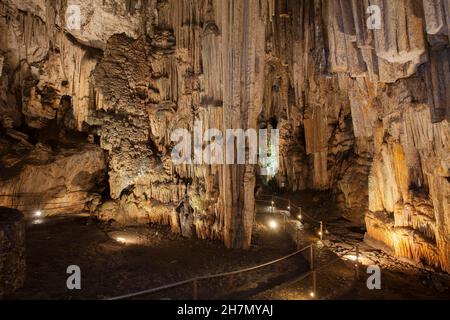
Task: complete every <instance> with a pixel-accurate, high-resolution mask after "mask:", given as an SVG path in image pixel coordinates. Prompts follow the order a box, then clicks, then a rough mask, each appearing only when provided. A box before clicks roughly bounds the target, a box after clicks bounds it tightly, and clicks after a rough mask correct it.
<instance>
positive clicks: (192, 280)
mask: <svg viewBox="0 0 450 320" xmlns="http://www.w3.org/2000/svg"><path fill="white" fill-rule="evenodd" d="M308 249H309V250H310V252H311V254H310V257H312V258H313V244H310V245H308V246H306V247H304V248H302V249H300V250H297V251H295V252H293V253H291V254H288V255H287V256H284V257H281V258H279V259H276V260H272V261H270V262H266V263H263V264H260V265H257V266H254V267H249V268H244V269H239V270H235V271H230V272H222V273H218V274H213V275H205V276H198V277H194V278H190V279H187V280H183V281H179V282H175V283H171V284H168V285H164V286H161V287H157V288H153V289H148V290H143V291H139V292H135V293H130V294H126V295H122V296H118V297H114V298H109V299H106V300H122V299H129V298H136V297H139V296H143V295H147V294H152V293H157V292H160V291H164V290H167V289H171V288H175V287H180V286H183V285H186V284H191V285H192V299H193V300H197V299H198V282H199V281H200V280H208V279H214V278H220V277H227V276H232V275H235V274H240V273H246V272H249V271H254V270H258V269H261V268H264V267H267V266H270V265H273V264H276V263H278V262H281V261H284V260H286V259H289V258H291V257H293V256H295V255H297V254H300V253H302V252H304V251H306V250H308ZM311 265H313V262H311Z"/></svg>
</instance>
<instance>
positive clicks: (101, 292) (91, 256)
mask: <svg viewBox="0 0 450 320" xmlns="http://www.w3.org/2000/svg"><path fill="white" fill-rule="evenodd" d="M318 199H319V200H318ZM292 200H293V201H294V202H296V203H302V206H303V207H304V208H308V210H309V212H310V213H311V212H313V211H314V212H318V214H317V215H315V216H314V217H315V218H318V219H322V218H324V217H326V219H327V225H326V230H327V231H329V233H326V234H325V237H324V240H323V241H322V242H319V241H318V238H317V235H315V232H316V231H317V230H316V228H315V227H314V226H312V224H309V223H308V222H306V221H305V222H306V223H304V228H303V229H302V231H301V233H300V237H299V238H300V239H301V241H300V244H299V246H300V247H304V246H306V245H308V244H310V243H314V244H315V265H316V266H319V267H321V266H323V265H326V264H328V263H329V262H330V261H334V260H336V257H337V255H340V254H343V253H346V250H348V249H350V248H352V247H353V246H354V245H355V244H359V245H360V250H361V254H362V255H363V257H364V259H363V264H365V265H369V264H376V265H379V266H380V268H381V271H382V272H381V274H382V278H381V283H382V289H381V290H369V289H368V288H367V286H366V279H367V277H368V275H367V274H366V267H365V266H364V265H363V266H361V267H360V280H358V281H354V278H355V277H354V274H355V273H354V272H355V270H354V262H352V261H350V260H342V259H337V261H335V262H334V263H332V264H330V265H329V266H327V267H325V268H323V269H321V270H320V271H318V272H317V291H316V296H315V298H316V299H447V300H449V299H450V291H449V290H448V287H450V278H449V276H448V275H442V274H437V273H435V272H431V271H430V270H426V269H423V268H417V267H414V266H412V265H410V264H407V263H405V262H402V261H399V260H397V259H395V258H394V257H391V256H389V255H388V254H385V253H383V252H381V251H379V250H376V249H373V248H370V247H368V246H367V245H365V244H364V243H363V242H362V240H363V236H364V230H362V229H358V227H357V226H356V225H354V224H352V223H350V222H349V221H346V220H345V219H342V218H340V217H339V216H337V215H335V214H334V212H336V211H335V209H334V208H333V206H332V205H331V204H327V200H326V194H324V195H323V199H322V198H320V197H319V198H314V197H311V196H310V195H307V194H306V196H303V197H302V198H297V199H292ZM328 203H329V202H328ZM318 204H320V210H314V209H315V208H316V206H317V205H318ZM258 211H259V213H258V214H257V218H256V221H255V229H254V235H253V241H252V247H251V249H250V250H248V251H244V250H227V249H226V248H225V247H224V246H223V245H222V244H221V243H220V242H218V241H205V240H198V239H185V238H182V237H180V236H178V235H175V234H172V233H171V232H170V231H169V229H168V227H163V226H156V225H152V226H140V227H127V228H121V227H119V226H117V225H114V224H113V225H107V224H102V223H97V222H95V221H93V220H91V219H90V218H89V217H88V216H87V215H80V216H66V217H53V218H46V219H44V220H43V223H41V224H32V223H29V224H28V226H27V278H26V282H25V285H24V287H22V288H21V289H20V290H19V291H17V292H16V293H15V294H14V296H11V297H8V298H9V299H103V298H111V297H115V296H120V295H123V294H128V293H133V292H137V291H141V290H146V289H150V288H154V287H159V286H162V285H166V284H169V283H173V282H177V281H181V280H185V279H189V278H192V277H195V276H200V275H207V274H216V273H221V272H226V271H233V270H237V269H242V268H247V267H252V266H255V265H258V264H262V263H265V262H268V261H271V260H273V259H277V258H280V257H282V256H285V255H287V254H290V253H292V252H293V251H295V249H296V248H295V245H294V244H293V243H292V241H291V239H290V238H289V237H288V235H287V234H285V233H284V232H282V231H283V230H282V225H281V223H282V220H279V223H280V226H279V228H278V230H276V231H274V230H270V229H269V228H268V227H267V221H268V219H271V218H272V216H271V214H270V213H268V212H266V213H264V212H263V211H264V210H262V208H259V209H258ZM266 211H267V210H266ZM121 241H126V243H121ZM307 257H308V255H307V254H306V255H305V256H303V255H297V256H295V257H292V258H290V259H288V260H286V261H283V262H282V263H279V264H275V265H272V266H269V267H264V268H262V269H259V270H256V271H252V272H249V273H245V274H238V275H236V276H232V277H227V278H220V279H215V280H206V281H200V282H199V287H198V295H199V299H293V300H303V299H310V298H311V297H310V292H311V289H312V278H311V276H308V277H305V278H304V279H302V280H299V281H295V279H297V278H298V277H300V276H301V275H303V274H305V273H306V271H307V270H308V268H309V262H308V261H307ZM69 265H78V266H79V267H80V268H81V290H68V289H67V286H66V280H67V277H68V276H69V275H68V274H66V269H67V267H68V266H69ZM190 298H192V288H191V287H190V286H188V285H186V286H183V287H178V288H177V289H171V290H168V291H164V292H162V293H158V294H152V295H146V296H142V297H139V298H138V299H190Z"/></svg>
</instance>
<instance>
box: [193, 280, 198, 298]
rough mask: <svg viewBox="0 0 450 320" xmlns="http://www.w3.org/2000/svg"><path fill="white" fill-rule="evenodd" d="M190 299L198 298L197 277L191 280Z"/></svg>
mask: <svg viewBox="0 0 450 320" xmlns="http://www.w3.org/2000/svg"><path fill="white" fill-rule="evenodd" d="M192 299H193V300H198V282H197V279H194V280H193V281H192Z"/></svg>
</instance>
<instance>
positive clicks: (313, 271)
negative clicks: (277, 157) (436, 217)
mask: <svg viewBox="0 0 450 320" xmlns="http://www.w3.org/2000/svg"><path fill="white" fill-rule="evenodd" d="M262 197H264V198H270V200H263V199H258V200H257V202H260V203H270V205H271V207H272V208H276V203H275V202H276V200H282V201H286V202H287V204H288V205H287V207H286V210H287V211H289V213H290V214H292V211H291V210H292V208H294V209H297V210H298V212H299V215H300V218H301V219H300V220H303V219H304V218H305V217H306V219H307V220H308V221H310V222H312V223H315V224H316V225H317V226H320V229H319V230H320V231H319V237H320V240H322V239H323V235H324V223H323V221H320V220H317V219H315V218H313V217H311V216H310V215H308V214H306V213H305V212H304V210H302V208H301V207H300V206H298V205H296V204H295V203H293V202H292V201H291V200H290V199H285V198H282V197H279V196H270V195H264V196H262ZM272 212H274V210H272ZM297 218H298V216H297ZM296 243H297V247H298V246H299V239H298V236H297V239H296ZM307 250H309V264H310V266H309V267H310V270H309V271H307V272H306V273H304V274H302V275H301V276H299V277H297V278H295V279H293V280H291V281H289V282H288V283H284V284H283V285H282V286H286V285H289V284H291V283H295V282H298V281H301V280H303V279H305V278H307V277H309V276H312V283H311V293H310V294H311V297H312V298H314V297H315V294H316V292H317V272H318V271H320V270H322V269H325V268H327V267H329V266H330V265H332V264H334V263H336V262H338V261H341V260H342V258H343V257H344V256H345V255H348V254H349V253H351V252H355V257H356V261H355V265H354V266H355V278H354V279H355V280H356V279H358V278H359V267H360V264H359V248H358V245H356V246H354V247H352V248H350V249H348V250H346V251H344V252H343V253H341V254H339V255H337V256H336V258H334V259H332V260H331V261H328V262H326V263H325V264H321V265H316V264H317V261H316V262H315V258H314V244H309V245H307V246H305V247H304V248H301V249H298V250H297V251H295V252H293V253H291V254H289V255H287V256H284V257H281V258H279V259H276V260H273V261H270V262H267V263H263V264H261V265H257V266H254V267H249V268H244V269H240V270H235V271H230V272H223V273H218V274H213V275H205V276H198V277H194V278H190V279H187V280H183V281H179V282H175V283H171V284H168V285H164V286H160V287H157V288H152V289H148V290H143V291H139V292H134V293H130V294H126V295H122V296H118V297H114V298H109V299H107V300H122V299H130V298H136V297H140V296H144V295H149V294H154V293H158V292H162V291H164V290H168V289H171V288H176V287H181V286H184V285H187V284H190V285H191V286H192V299H193V300H197V299H198V287H199V281H201V280H208V279H214V278H220V277H227V276H232V275H236V274H241V273H246V272H250V271H254V270H258V269H261V268H263V267H266V266H270V265H273V264H276V263H279V262H281V261H284V260H286V259H289V258H291V257H293V256H295V255H297V254H300V253H302V252H305V251H307Z"/></svg>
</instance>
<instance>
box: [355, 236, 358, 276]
mask: <svg viewBox="0 0 450 320" xmlns="http://www.w3.org/2000/svg"><path fill="white" fill-rule="evenodd" d="M355 278H356V280H358V279H359V245H356V262H355Z"/></svg>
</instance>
